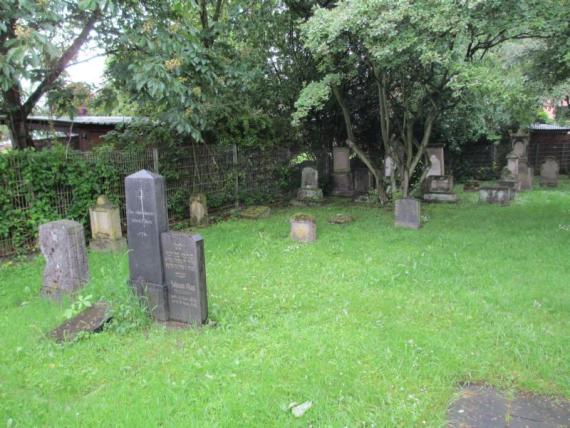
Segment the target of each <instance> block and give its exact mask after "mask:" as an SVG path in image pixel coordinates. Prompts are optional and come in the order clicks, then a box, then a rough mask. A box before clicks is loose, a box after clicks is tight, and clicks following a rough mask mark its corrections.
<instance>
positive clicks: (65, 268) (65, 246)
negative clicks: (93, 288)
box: [39, 220, 89, 300]
mask: <svg viewBox="0 0 570 428" xmlns="http://www.w3.org/2000/svg"><path fill="white" fill-rule="evenodd" d="M39 234H40V239H39V240H40V249H41V252H42V254H43V255H44V257H45V259H46V265H45V268H44V275H43V287H42V291H41V293H42V295H43V296H46V297H50V298H54V299H56V300H59V299H60V298H61V297H62V296H63V295H64V294H69V293H72V292H73V291H75V290H77V289H79V288H81V287H83V285H84V284H85V283H86V282H87V281H88V280H89V266H88V264H87V248H86V246H85V235H84V233H83V226H82V225H81V224H80V223H77V222H76V221H72V220H59V221H52V222H50V223H45V224H42V225H41V226H40V230H39Z"/></svg>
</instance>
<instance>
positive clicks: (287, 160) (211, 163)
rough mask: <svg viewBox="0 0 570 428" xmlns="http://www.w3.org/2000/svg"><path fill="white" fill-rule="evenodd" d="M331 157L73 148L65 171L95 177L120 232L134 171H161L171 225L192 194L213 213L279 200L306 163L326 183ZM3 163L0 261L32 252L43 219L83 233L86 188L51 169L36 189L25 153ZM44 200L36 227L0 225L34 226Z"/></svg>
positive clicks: (182, 215) (183, 214) (228, 149)
mask: <svg viewBox="0 0 570 428" xmlns="http://www.w3.org/2000/svg"><path fill="white" fill-rule="evenodd" d="M39 153H41V152H39ZM0 156H2V155H0ZM330 157H331V155H330V153H328V152H326V151H320V152H311V151H302V152H299V151H296V152H295V151H291V150H288V149H283V148H271V149H265V150H261V149H238V148H237V147H236V146H208V145H195V146H193V147H190V148H189V149H188V150H185V151H184V152H183V155H177V156H176V157H174V158H173V157H172V156H169V154H168V153H161V152H158V151H157V150H156V149H154V150H140V151H134V152H133V151H128V152H126V151H117V150H107V151H101V152H99V151H93V152H78V151H77V152H76V151H73V152H68V153H66V154H65V168H66V169H71V170H73V169H79V170H80V171H79V174H81V173H85V175H86V177H87V176H88V175H89V172H90V171H91V172H92V175H93V174H95V175H96V177H95V180H98V181H99V182H98V184H97V186H95V187H94V189H99V190H101V191H102V192H103V191H104V192H105V193H106V194H107V196H108V197H109V198H110V199H111V200H113V201H115V202H116V203H117V204H118V205H119V207H120V209H121V217H122V220H123V227H124V228H125V220H126V218H125V191H124V179H125V177H126V176H128V175H130V174H132V173H134V172H136V171H138V170H140V169H147V170H150V171H154V172H160V173H161V174H163V175H164V176H165V178H166V195H167V203H168V215H169V220H170V223H171V224H177V223H181V222H185V221H186V220H187V219H188V218H189V205H190V197H191V195H193V194H197V193H203V194H205V195H206V197H207V199H208V206H209V207H210V208H212V209H213V210H217V209H223V208H225V207H229V206H236V205H239V204H240V203H241V204H246V205H249V204H254V203H262V202H275V201H277V200H279V199H281V200H283V199H284V198H287V197H288V196H290V194H291V193H292V191H293V190H294V189H295V188H296V187H298V186H299V184H300V178H301V168H302V167H303V166H305V165H306V164H307V163H312V164H313V165H316V166H317V168H318V169H319V172H320V175H321V178H322V180H321V181H323V182H326V180H327V177H328V172H329V165H330ZM0 160H1V159H0ZM7 161H8V162H9V165H8V166H7V167H5V168H2V169H1V170H0V184H1V185H2V187H3V188H4V189H11V191H10V197H9V198H5V199H4V200H2V201H0V211H1V212H0V214H1V215H2V218H1V219H0V257H5V256H10V255H14V254H16V253H22V252H29V251H31V250H34V249H35V248H36V247H37V244H36V241H37V228H38V226H39V224H40V223H42V222H45V221H47V220H55V219H58V218H60V219H61V218H70V219H75V220H77V221H82V222H83V224H84V225H85V226H86V230H88V229H89V228H88V206H89V204H93V203H94V201H95V199H96V197H97V196H98V195H97V194H96V193H95V191H94V190H93V189H91V188H90V189H89V191H88V192H87V195H86V194H85V189H83V188H82V186H78V185H77V181H75V182H69V181H68V176H67V175H65V174H63V173H61V174H59V175H58V171H57V170H56V171H54V175H55V177H52V179H51V180H50V181H49V182H46V183H45V186H43V185H42V183H38V181H40V180H41V178H39V175H41V174H39V175H36V174H34V171H35V170H34V169H33V168H31V167H30V163H34V162H36V163H38V164H39V165H38V167H39V168H41V167H42V165H41V159H40V160H38V159H36V158H34V156H32V155H30V158H26V157H9V158H7ZM56 169H57V168H56ZM93 171H95V172H93ZM75 179H76V180H77V177H76V178H75ZM91 179H93V177H91ZM86 180H87V178H86ZM79 181H81V177H79ZM89 192H91V193H89ZM48 195H49V196H48ZM81 198H83V199H85V198H87V202H86V203H85V201H82V203H79V202H78V200H79V199H81ZM46 200H48V201H49V203H48V205H49V207H48V208H46V209H49V212H50V216H48V217H49V218H47V220H46V218H41V219H37V221H36V223H37V224H33V227H29V228H14V227H13V224H14V222H13V221H11V222H9V223H8V222H4V223H5V224H4V225H3V224H2V223H3V221H2V219H4V218H6V217H7V216H20V217H21V218H22V221H26V222H30V221H35V220H34V218H33V217H34V215H35V214H33V213H35V212H36V211H37V208H38V205H40V204H45V203H46ZM34 208H35V210H34ZM11 218H12V220H13V219H14V217H11ZM3 226H4V227H3Z"/></svg>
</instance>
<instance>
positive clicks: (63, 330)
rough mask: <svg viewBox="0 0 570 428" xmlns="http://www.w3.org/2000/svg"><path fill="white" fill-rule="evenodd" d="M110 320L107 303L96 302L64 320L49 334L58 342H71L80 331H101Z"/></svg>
mask: <svg viewBox="0 0 570 428" xmlns="http://www.w3.org/2000/svg"><path fill="white" fill-rule="evenodd" d="M110 320H111V313H110V311H109V304H108V303H105V302H98V303H95V304H94V305H93V306H91V307H90V308H88V309H86V310H84V311H83V312H81V313H80V314H79V315H77V316H75V317H73V318H71V319H70V320H67V321H65V322H64V323H63V324H62V325H60V326H59V327H57V328H56V329H55V330H53V331H52V332H51V333H50V334H49V335H50V337H52V338H53V339H54V340H55V341H56V342H58V343H63V342H71V341H73V340H74V339H75V338H76V337H77V336H78V335H80V334H82V333H98V332H100V331H102V330H103V327H104V325H105V324H106V323H107V322H109V321H110Z"/></svg>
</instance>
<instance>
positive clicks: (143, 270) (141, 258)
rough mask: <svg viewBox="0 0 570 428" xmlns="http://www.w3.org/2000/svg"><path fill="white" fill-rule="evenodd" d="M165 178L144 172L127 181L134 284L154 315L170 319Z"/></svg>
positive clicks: (128, 227)
mask: <svg viewBox="0 0 570 428" xmlns="http://www.w3.org/2000/svg"><path fill="white" fill-rule="evenodd" d="M165 195H166V193H165V182H164V177H162V176H160V175H158V174H154V173H152V172H149V171H146V170H141V171H139V172H137V173H135V174H132V175H129V176H128V177H127V178H125V197H126V201H127V238H128V244H129V273H130V284H131V286H132V287H133V290H134V291H135V293H136V294H137V295H138V296H140V297H142V298H144V299H146V300H147V302H148V306H149V309H150V311H151V314H152V316H153V317H154V318H155V319H157V320H159V321H166V320H167V319H168V298H167V290H166V286H165V285H164V270H163V266H162V251H161V246H160V235H161V234H162V233H163V232H166V231H167V230H168V213H167V210H166V196H165Z"/></svg>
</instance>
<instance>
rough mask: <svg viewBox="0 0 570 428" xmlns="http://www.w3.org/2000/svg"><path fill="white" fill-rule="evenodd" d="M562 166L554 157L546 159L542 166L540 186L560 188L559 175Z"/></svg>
mask: <svg viewBox="0 0 570 428" xmlns="http://www.w3.org/2000/svg"><path fill="white" fill-rule="evenodd" d="M559 172H560V166H559V165H558V161H557V160H556V158H555V157H553V156H547V157H545V158H544V161H543V162H542V165H540V185H541V186H552V187H556V186H558V173H559Z"/></svg>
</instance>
